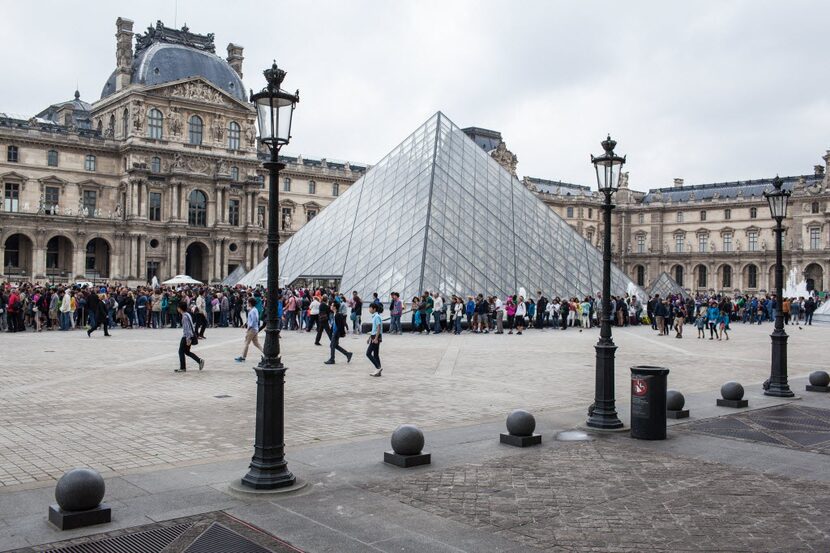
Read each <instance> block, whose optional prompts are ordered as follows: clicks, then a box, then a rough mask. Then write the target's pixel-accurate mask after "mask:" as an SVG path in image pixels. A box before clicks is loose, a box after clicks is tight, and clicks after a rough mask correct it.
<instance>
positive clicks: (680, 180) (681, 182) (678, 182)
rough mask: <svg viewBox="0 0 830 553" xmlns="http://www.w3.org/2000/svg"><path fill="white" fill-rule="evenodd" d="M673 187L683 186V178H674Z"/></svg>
mask: <svg viewBox="0 0 830 553" xmlns="http://www.w3.org/2000/svg"><path fill="white" fill-rule="evenodd" d="M674 187H675V188H683V179H674Z"/></svg>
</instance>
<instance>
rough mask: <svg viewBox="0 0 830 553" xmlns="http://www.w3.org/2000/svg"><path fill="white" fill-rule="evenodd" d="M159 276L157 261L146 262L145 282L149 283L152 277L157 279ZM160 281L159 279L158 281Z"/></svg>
mask: <svg viewBox="0 0 830 553" xmlns="http://www.w3.org/2000/svg"><path fill="white" fill-rule="evenodd" d="M158 275H159V262H158V261H148V262H147V282H151V281H152V280H153V277H156V278H158ZM159 280H161V279H159Z"/></svg>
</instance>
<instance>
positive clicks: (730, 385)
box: [720, 382, 744, 401]
mask: <svg viewBox="0 0 830 553" xmlns="http://www.w3.org/2000/svg"><path fill="white" fill-rule="evenodd" d="M720 395H721V396H723V399H727V400H730V401H739V400H741V399H743V398H744V387H743V386H741V385H740V384H739V383H738V382H727V383H726V384H724V385H723V386H721V387H720Z"/></svg>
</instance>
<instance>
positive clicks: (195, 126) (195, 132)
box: [188, 115, 203, 146]
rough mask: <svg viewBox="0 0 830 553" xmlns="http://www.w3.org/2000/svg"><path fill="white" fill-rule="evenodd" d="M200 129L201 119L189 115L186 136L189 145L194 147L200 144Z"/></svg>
mask: <svg viewBox="0 0 830 553" xmlns="http://www.w3.org/2000/svg"><path fill="white" fill-rule="evenodd" d="M202 128H203V123H202V118H201V117H199V116H198V115H191V116H190V121H189V122H188V134H189V137H190V143H191V144H193V145H195V146H199V145H201V144H202Z"/></svg>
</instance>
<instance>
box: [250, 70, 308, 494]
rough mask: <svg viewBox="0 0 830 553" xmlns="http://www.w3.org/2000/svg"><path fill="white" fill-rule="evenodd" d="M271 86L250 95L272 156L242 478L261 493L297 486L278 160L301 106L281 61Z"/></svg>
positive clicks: (267, 165)
mask: <svg viewBox="0 0 830 553" xmlns="http://www.w3.org/2000/svg"><path fill="white" fill-rule="evenodd" d="M264 74H265V79H266V80H267V81H268V86H266V87H265V88H264V89H263V90H262V91H261V92H258V93H256V94H254V93H253V91H251V102H252V103H253V104H254V107H256V111H257V123H258V125H259V141H260V142H261V143H263V144H265V145H266V146H268V150H269V152H270V154H271V157H270V159H269V160H268V161H266V162H265V163H264V166H265V168H266V169H268V172H269V176H270V182H269V188H268V278H267V286H268V291H267V302H266V304H265V309H266V317H267V319H268V320H267V326H266V328H265V348H264V349H265V355H263V357H262V361H261V362H260V363H259V365H257V366H256V367H254V370H255V371H256V375H257V394H256V435H255V437H254V456H253V457H252V458H251V464H250V470H249V471H248V474H246V475H245V476H244V477H243V478H242V485H243V486H247V487H249V488H254V489H258V490H269V489H275V488H284V487H286V486H291V485H293V484H294V483H295V481H296V478H295V477H294V475H293V474H291V471H289V470H288V464H287V463H286V462H285V443H284V411H285V397H284V394H285V390H284V388H285V370H286V369H285V367H284V366H283V364H282V361H281V360H280V341H279V324H278V321H277V302H278V301H279V278H278V271H279V227H278V220H277V219H278V217H277V212H278V211H279V175H280V170H282V169H284V168H285V164H284V163H280V161H279V153H280V148H282V147H283V146H285V145H286V144H288V141H289V140H290V139H291V119H292V117H293V115H294V108H295V107H296V105H297V102H299V101H300V91H299V90H298V91H297V92H296V93H295V94H289V93H288V92H285V91H284V90H282V89H281V88H280V86H281V85H282V81H283V79H285V71H283V70H282V69H279V68H278V67H277V62H274V64H273V65H272V66H271V68H270V69H266V70H265V71H264Z"/></svg>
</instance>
